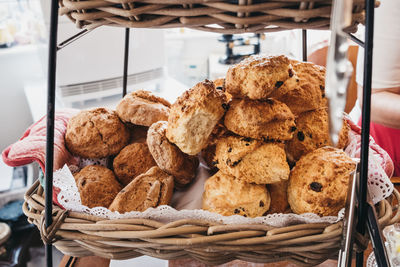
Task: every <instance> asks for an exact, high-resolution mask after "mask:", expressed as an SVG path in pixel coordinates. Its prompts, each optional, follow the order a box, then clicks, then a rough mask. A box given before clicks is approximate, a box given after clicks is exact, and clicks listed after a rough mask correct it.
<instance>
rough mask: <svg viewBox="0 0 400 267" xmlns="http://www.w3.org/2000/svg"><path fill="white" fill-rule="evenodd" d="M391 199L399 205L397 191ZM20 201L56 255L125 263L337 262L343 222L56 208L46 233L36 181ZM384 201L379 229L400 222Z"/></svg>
mask: <svg viewBox="0 0 400 267" xmlns="http://www.w3.org/2000/svg"><path fill="white" fill-rule="evenodd" d="M393 196H394V197H395V198H396V199H398V200H400V194H399V192H398V191H397V190H395V191H394V192H393ZM24 198H25V202H24V204H23V212H24V213H25V215H26V216H27V217H28V221H29V222H30V223H33V224H35V225H36V226H37V227H38V228H39V230H40V233H41V236H42V239H43V241H44V242H46V243H54V245H55V246H56V247H57V248H58V249H59V250H60V251H61V252H63V253H64V254H66V255H72V256H89V255H97V256H101V257H105V258H109V259H128V258H134V257H137V256H141V255H148V256H152V257H157V258H161V259H166V260H168V259H179V258H189V257H190V258H194V259H197V260H199V261H201V262H203V263H206V264H210V265H217V264H222V263H225V262H228V261H231V260H234V259H241V260H245V261H252V262H264V263H268V262H276V261H282V260H289V261H291V262H294V263H296V264H300V265H310V266H311V265H317V264H319V263H321V262H323V261H325V260H326V259H328V258H331V257H334V256H336V255H337V252H338V250H339V245H340V242H339V241H340V239H341V238H342V221H339V222H337V223H334V224H329V223H322V224H297V225H291V226H287V227H270V226H267V225H257V224H254V225H224V224H218V223H215V222H209V221H206V220H190V219H187V220H179V221H174V222H171V223H161V222H158V221H156V220H149V219H118V220H108V219H103V218H100V217H97V216H92V215H87V214H81V213H77V212H71V211H66V210H62V209H61V208H60V207H58V206H55V205H53V224H52V225H51V226H50V227H49V228H47V229H46V228H45V227H44V225H45V224H44V190H43V188H42V187H41V186H40V183H39V181H36V182H35V183H34V184H33V185H32V186H31V187H30V188H29V190H28V191H27V192H26V194H25V196H24ZM389 201H391V200H390V199H389V200H387V199H385V200H382V201H381V202H380V203H379V205H378V209H377V210H378V217H379V224H380V225H381V227H384V226H386V225H391V224H393V223H395V222H398V221H400V213H399V212H398V207H397V206H392V205H391V204H390V202H389ZM393 213H394V214H393ZM355 237H356V238H355V240H356V247H357V248H358V250H364V249H365V248H366V247H367V245H368V238H367V237H362V236H360V235H356V236H355Z"/></svg>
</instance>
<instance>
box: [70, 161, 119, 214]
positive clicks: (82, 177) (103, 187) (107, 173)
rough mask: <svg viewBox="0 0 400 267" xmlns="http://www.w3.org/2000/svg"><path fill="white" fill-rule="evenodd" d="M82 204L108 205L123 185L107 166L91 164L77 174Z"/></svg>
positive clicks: (92, 206) (77, 184)
mask: <svg viewBox="0 0 400 267" xmlns="http://www.w3.org/2000/svg"><path fill="white" fill-rule="evenodd" d="M74 178H75V181H76V186H77V187H78V191H79V194H80V196H81V201H82V204H83V205H85V206H87V207H89V208H94V207H106V208H107V207H108V206H109V205H110V204H111V202H112V201H113V199H114V198H115V196H116V195H117V194H118V192H119V191H120V190H121V189H122V186H121V185H120V184H119V183H118V181H117V179H116V178H115V176H114V173H113V172H112V171H111V170H109V169H107V168H106V167H103V166H99V165H89V166H86V167H85V168H83V169H82V170H80V171H79V172H78V173H77V174H75V177H74Z"/></svg>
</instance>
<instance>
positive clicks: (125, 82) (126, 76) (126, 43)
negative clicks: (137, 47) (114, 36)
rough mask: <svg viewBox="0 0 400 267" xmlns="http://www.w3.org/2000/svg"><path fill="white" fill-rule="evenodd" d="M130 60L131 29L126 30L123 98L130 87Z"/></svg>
mask: <svg viewBox="0 0 400 267" xmlns="http://www.w3.org/2000/svg"><path fill="white" fill-rule="evenodd" d="M128 59H129V28H126V29H125V50H124V76H123V78H122V97H124V96H125V95H126V92H127V86H128Z"/></svg>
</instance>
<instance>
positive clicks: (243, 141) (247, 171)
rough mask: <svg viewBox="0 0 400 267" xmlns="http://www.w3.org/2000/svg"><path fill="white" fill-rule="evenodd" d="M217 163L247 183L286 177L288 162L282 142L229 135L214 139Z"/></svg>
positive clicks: (223, 170) (264, 181)
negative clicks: (215, 140)
mask: <svg viewBox="0 0 400 267" xmlns="http://www.w3.org/2000/svg"><path fill="white" fill-rule="evenodd" d="M215 161H216V166H217V168H218V169H219V170H221V171H222V172H224V173H227V174H230V175H231V176H234V177H236V178H238V179H239V180H242V181H245V182H247V183H256V184H272V183H278V182H281V181H284V180H287V179H288V178H289V173H290V169H289V165H288V163H287V161H286V155H285V150H284V148H283V144H281V143H272V142H269V143H264V142H262V141H258V140H254V139H251V138H248V137H238V136H228V137H223V138H220V139H219V140H218V141H217V147H216V151H215Z"/></svg>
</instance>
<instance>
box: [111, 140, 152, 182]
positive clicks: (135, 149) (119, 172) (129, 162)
mask: <svg viewBox="0 0 400 267" xmlns="http://www.w3.org/2000/svg"><path fill="white" fill-rule="evenodd" d="M153 166H156V162H155V161H154V159H153V156H152V155H151V153H150V151H149V148H148V147H147V144H146V143H133V144H130V145H127V146H126V147H124V148H123V149H122V150H121V152H119V154H118V155H117V156H116V157H115V158H114V161H113V169H114V173H115V175H116V176H117V178H118V180H119V181H120V183H121V184H122V185H123V186H126V185H127V184H129V183H130V182H131V181H132V180H133V179H134V178H135V177H136V176H138V175H140V174H142V173H145V172H146V171H147V170H149V169H150V168H151V167H153Z"/></svg>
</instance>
